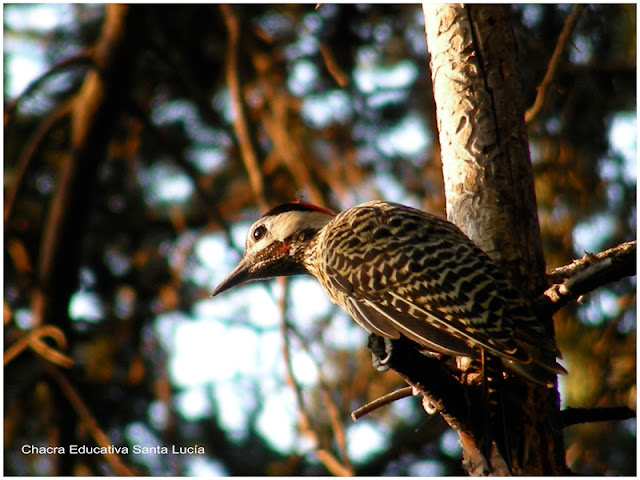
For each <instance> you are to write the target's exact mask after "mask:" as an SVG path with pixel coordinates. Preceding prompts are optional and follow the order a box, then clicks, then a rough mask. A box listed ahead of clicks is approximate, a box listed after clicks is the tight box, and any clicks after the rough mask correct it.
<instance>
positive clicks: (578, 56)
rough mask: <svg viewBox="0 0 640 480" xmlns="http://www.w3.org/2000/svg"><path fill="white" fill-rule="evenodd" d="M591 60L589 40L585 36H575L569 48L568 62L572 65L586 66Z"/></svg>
mask: <svg viewBox="0 0 640 480" xmlns="http://www.w3.org/2000/svg"><path fill="white" fill-rule="evenodd" d="M592 58H593V46H592V44H591V40H589V38H588V37H586V36H585V35H581V34H578V35H575V36H574V37H573V39H572V42H571V46H570V48H569V60H570V61H571V63H574V64H583V65H584V64H587V63H589V62H591V60H592Z"/></svg>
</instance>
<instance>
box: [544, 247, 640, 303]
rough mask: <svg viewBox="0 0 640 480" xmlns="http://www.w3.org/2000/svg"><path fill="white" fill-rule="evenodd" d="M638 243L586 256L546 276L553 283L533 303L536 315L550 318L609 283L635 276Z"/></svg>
mask: <svg viewBox="0 0 640 480" xmlns="http://www.w3.org/2000/svg"><path fill="white" fill-rule="evenodd" d="M636 243H637V242H636V241H635V240H634V241H632V242H626V243H622V244H620V245H618V246H617V247H614V248H610V249H608V250H605V251H603V252H599V253H596V254H595V255H592V254H588V253H587V254H585V255H584V256H583V257H582V258H580V259H578V260H574V261H573V262H571V263H570V264H569V265H565V266H562V267H558V268H556V269H554V270H552V271H551V272H549V273H548V274H547V279H548V280H549V281H550V282H554V283H553V284H552V285H551V286H550V287H549V288H548V289H547V290H545V292H544V293H543V294H542V295H540V296H539V297H538V298H537V299H536V300H535V302H534V309H535V310H536V313H537V314H542V315H551V314H553V313H554V312H556V311H558V310H559V309H560V308H562V307H563V306H564V305H566V304H567V303H569V302H571V301H572V300H575V299H576V298H578V297H580V296H581V295H584V294H586V293H589V292H591V291H593V290H595V289H596V288H598V287H601V286H603V285H606V284H607V283H611V282H615V281H617V280H620V279H621V278H624V277H630V276H633V275H635V274H636Z"/></svg>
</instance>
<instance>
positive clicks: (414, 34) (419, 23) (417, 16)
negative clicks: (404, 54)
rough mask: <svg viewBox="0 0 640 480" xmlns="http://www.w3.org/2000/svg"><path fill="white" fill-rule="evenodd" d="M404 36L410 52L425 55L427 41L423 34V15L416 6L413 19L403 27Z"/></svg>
mask: <svg viewBox="0 0 640 480" xmlns="http://www.w3.org/2000/svg"><path fill="white" fill-rule="evenodd" d="M404 38H405V41H406V42H407V44H408V45H409V46H410V48H411V52H412V53H413V54H414V55H416V56H420V57H425V56H426V55H427V42H426V39H425V35H424V15H423V13H422V9H421V8H416V9H415V11H414V13H413V19H412V21H411V22H410V23H409V25H408V26H407V28H405V29H404Z"/></svg>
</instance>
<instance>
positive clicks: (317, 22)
mask: <svg viewBox="0 0 640 480" xmlns="http://www.w3.org/2000/svg"><path fill="white" fill-rule="evenodd" d="M302 25H303V26H304V28H305V29H306V31H307V32H309V33H318V32H320V30H321V29H322V26H323V25H324V22H323V20H322V17H321V16H320V15H319V14H318V13H317V12H312V13H308V14H306V15H305V16H304V17H302Z"/></svg>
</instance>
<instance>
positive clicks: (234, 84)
mask: <svg viewBox="0 0 640 480" xmlns="http://www.w3.org/2000/svg"><path fill="white" fill-rule="evenodd" d="M220 10H221V11H222V16H223V17H224V23H225V25H226V26H227V31H228V34H229V35H228V41H229V45H228V51H227V58H226V61H225V75H226V79H227V87H228V88H229V97H230V99H231V109H232V112H233V113H232V115H233V128H234V130H235V133H236V137H237V139H238V143H239V145H240V151H241V152H242V159H243V161H244V165H245V168H246V170H247V174H248V175H249V183H250V184H251V188H252V189H253V192H254V194H255V196H256V202H257V203H258V206H259V207H260V208H261V209H262V210H263V211H265V210H267V209H268V203H267V200H266V197H265V188H264V178H263V176H262V171H261V170H260V165H259V164H258V158H257V155H256V151H255V149H254V146H253V142H252V140H251V134H250V132H249V123H248V122H247V118H246V115H245V111H244V101H243V98H242V89H241V87H240V76H239V72H238V42H239V39H240V22H239V21H238V17H237V16H236V14H235V12H234V11H233V6H232V5H227V4H221V5H220Z"/></svg>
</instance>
